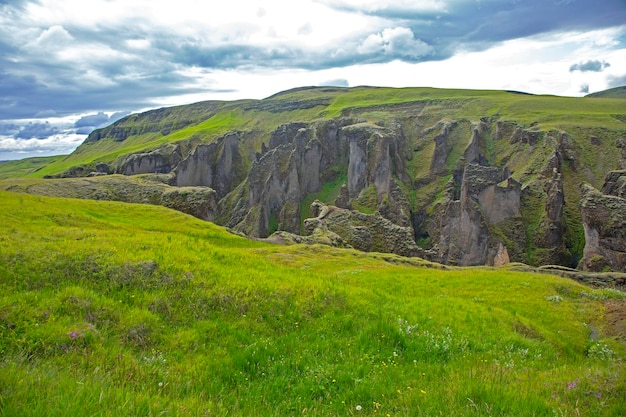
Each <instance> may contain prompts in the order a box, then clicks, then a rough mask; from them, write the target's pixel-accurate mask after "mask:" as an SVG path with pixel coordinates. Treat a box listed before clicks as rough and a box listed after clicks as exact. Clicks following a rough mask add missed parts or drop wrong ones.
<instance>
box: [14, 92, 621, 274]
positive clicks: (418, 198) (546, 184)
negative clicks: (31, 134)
mask: <svg viewBox="0 0 626 417" xmlns="http://www.w3.org/2000/svg"><path fill="white" fill-rule="evenodd" d="M625 122H626V113H625V112H624V106H623V103H622V101H621V100H616V99H609V98H571V97H570V98H567V97H555V96H535V95H527V94H520V93H518V92H507V91H480V90H445V89H432V88H403V89H392V88H377V87H355V88H335V87H333V88H329V87H304V88H299V89H294V90H289V91H286V92H282V93H278V94H275V95H273V96H271V97H268V98H266V99H263V100H241V101H234V102H217V101H207V102H201V103H196V104H192V105H188V106H178V107H172V108H164V109H158V110H153V111H149V112H146V113H142V114H134V115H130V116H128V117H126V118H124V119H122V120H119V121H118V122H116V123H114V124H113V125H111V126H109V127H106V128H104V129H100V130H97V131H94V132H93V133H92V134H91V135H90V136H89V137H88V138H87V140H86V141H85V143H83V144H82V145H81V146H80V147H79V148H78V149H77V150H76V151H75V152H74V153H72V154H71V155H68V156H67V157H65V158H62V159H58V160H55V161H53V162H51V163H49V164H47V165H46V166H44V167H42V168H41V169H39V170H37V171H36V172H33V173H31V174H29V175H28V177H30V179H32V180H33V181H35V180H37V181H40V182H41V181H43V182H42V183H41V184H40V185H38V186H29V187H26V191H29V192H37V193H41V194H46V195H51V194H52V193H53V191H52V190H54V192H57V193H58V194H56V195H60V196H62V195H64V194H63V190H68V189H73V190H74V189H75V190H85V189H86V188H85V187H84V184H85V181H83V182H82V183H81V184H80V185H79V184H76V186H75V184H74V183H72V182H71V181H74V180H76V178H79V177H81V178H84V177H86V176H95V178H93V179H92V180H89V187H92V190H91V191H87V192H86V194H85V195H83V196H84V197H88V198H93V196H94V195H98V196H100V197H101V198H110V199H121V200H124V201H133V202H136V201H137V200H133V199H130V198H126V199H125V197H123V196H129V195H131V194H135V193H134V192H133V193H129V192H125V191H124V189H123V188H124V185H123V184H124V181H123V180H121V179H119V178H117V179H111V180H104V179H100V176H102V177H103V178H105V177H106V176H110V175H111V174H116V175H118V174H122V175H125V176H127V177H133V176H137V175H143V176H144V177H143V178H144V179H142V180H141V181H140V182H143V183H144V184H147V186H149V187H152V188H151V190H154V187H153V186H152V185H150V184H152V183H155V182H156V183H160V184H166V185H169V186H171V187H205V188H207V189H210V191H207V192H206V193H205V194H204V195H208V194H212V195H213V196H214V197H212V198H206V199H204V200H202V202H201V204H204V205H203V206H202V209H201V210H200V212H201V213H202V214H201V215H199V216H198V217H201V218H203V219H209V220H211V221H214V222H216V223H217V224H220V225H224V226H227V227H229V228H231V229H232V230H234V231H236V232H238V233H244V234H246V235H247V236H250V237H254V238H270V239H273V240H280V241H283V242H304V241H306V242H317V243H327V244H331V245H335V246H343V247H348V246H349V247H353V248H357V249H361V250H364V251H381V252H392V253H396V254H401V255H405V256H419V257H422V258H425V259H428V260H431V261H434V262H440V263H444V264H447V265H498V264H502V263H506V262H523V263H526V264H530V265H551V264H558V265H562V266H566V267H579V268H581V269H585V270H591V271H622V272H624V271H626V247H625V243H624V242H626V235H624V233H626V226H625V225H626V218H625V215H624V214H623V213H624V212H625V211H626V210H624V208H625V207H626V202H624V193H625V191H624V190H625V189H626V186H624V181H625V178H626V176H625V175H624V171H623V170H624V168H626V142H625V139H624V138H626V124H625ZM148 177H149V178H148ZM37 178H39V179H37ZM42 178H46V180H45V181H44V180H43V179H42ZM605 180H606V181H605ZM100 181H101V183H100ZM607 181H608V182H607ZM112 182H114V183H115V184H116V185H115V186H116V187H118V188H116V191H114V192H113V191H110V186H111V183H112ZM605 182H607V184H605ZM136 183H137V181H135V182H133V181H130V182H128V184H129V185H128V186H129V187H132V189H133V190H135V189H136ZM609 183H610V184H609ZM45 184H48V185H49V187H46V185H45ZM583 184H588V185H589V186H591V188H588V187H587V188H585V187H583V186H582V185H583ZM611 184H612V185H611ZM107 187H109V188H107ZM120 187H122V189H121V190H120ZM3 188H4V189H12V190H24V188H22V187H21V186H20V184H19V183H16V182H15V181H11V180H4V182H3ZM46 188H47V190H46ZM161 188H162V187H161ZM162 189H163V188H162ZM594 189H595V190H599V191H601V193H596V192H595V191H594ZM94 190H95V191H94ZM98 190H100V191H98ZM163 190H164V191H163V192H167V193H169V192H170V190H166V191H165V189H163ZM139 194H140V195H142V193H141V192H139ZM147 194H150V195H151V196H154V198H152V197H150V198H148V197H146V198H145V201H146V202H156V203H159V202H162V201H164V198H163V197H162V196H160V195H157V194H154V193H153V192H152V191H150V193H147ZM71 195H72V196H74V197H81V195H80V194H76V193H75V192H72V194H71ZM603 195H606V196H608V197H606V198H605V197H604V196H603ZM120 196H122V197H120ZM192 199H194V202H192V203H193V204H196V203H197V200H196V199H195V197H193V198H192ZM180 200H181V201H182V202H181V203H180V204H181V205H182V206H183V208H184V209H183V211H185V212H188V213H189V212H191V211H190V210H189V209H188V207H189V204H192V203H190V200H189V198H188V197H184V198H182V199H180ZM315 200H319V202H317V203H315V204H313V203H314V202H315ZM177 201H178V199H177ZM600 201H602V202H607V201H610V204H608V205H604V204H599V202H600ZM177 204H179V203H178V202H177V203H176V204H170V205H169V206H170V207H177ZM193 204H192V205H193ZM600 206H603V207H609V208H610V210H609V211H606V210H605V211H602V210H598V207H600ZM311 208H313V211H311ZM275 232H279V233H278V234H275Z"/></svg>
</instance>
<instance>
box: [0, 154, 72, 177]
mask: <svg viewBox="0 0 626 417" xmlns="http://www.w3.org/2000/svg"><path fill="white" fill-rule="evenodd" d="M64 156H65V155H57V156H44V157H35V158H25V159H20V160H16V161H1V162H0V179H7V178H21V177H25V176H27V175H29V174H31V173H34V172H37V171H38V170H40V169H41V168H43V167H45V166H46V165H49V164H51V163H53V162H55V161H57V160H58V159H60V158H63V157H64Z"/></svg>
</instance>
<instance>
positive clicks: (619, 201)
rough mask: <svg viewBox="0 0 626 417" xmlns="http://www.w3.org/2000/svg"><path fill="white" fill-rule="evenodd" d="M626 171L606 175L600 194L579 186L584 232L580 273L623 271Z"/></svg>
mask: <svg viewBox="0 0 626 417" xmlns="http://www.w3.org/2000/svg"><path fill="white" fill-rule="evenodd" d="M625 183H626V171H614V172H610V173H609V174H608V175H607V178H606V181H605V186H604V187H603V190H602V191H603V192H599V191H598V190H596V189H595V188H593V187H592V186H590V185H588V184H583V186H582V188H583V199H582V200H581V202H580V209H581V213H582V219H583V225H584V228H585V250H584V257H583V260H582V263H581V264H582V269H584V270H587V271H593V272H601V271H605V270H609V271H611V270H613V271H626V198H624V193H623V191H624V184H625Z"/></svg>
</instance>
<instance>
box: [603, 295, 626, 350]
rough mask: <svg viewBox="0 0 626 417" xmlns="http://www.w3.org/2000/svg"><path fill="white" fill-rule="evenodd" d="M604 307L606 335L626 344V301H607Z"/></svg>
mask: <svg viewBox="0 0 626 417" xmlns="http://www.w3.org/2000/svg"><path fill="white" fill-rule="evenodd" d="M604 307H605V308H606V310H605V319H606V328H605V333H606V334H607V335H608V336H615V337H617V338H618V339H619V340H621V341H622V342H624V343H626V300H606V301H605V302H604Z"/></svg>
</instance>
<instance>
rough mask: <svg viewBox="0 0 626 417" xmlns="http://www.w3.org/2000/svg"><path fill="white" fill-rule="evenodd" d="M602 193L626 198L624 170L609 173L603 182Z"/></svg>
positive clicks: (625, 173)
mask: <svg viewBox="0 0 626 417" xmlns="http://www.w3.org/2000/svg"><path fill="white" fill-rule="evenodd" d="M602 193H603V194H608V195H613V196H615V197H621V198H626V170H621V171H609V173H608V174H607V175H606V178H605V180H604V186H603V187H602Z"/></svg>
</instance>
